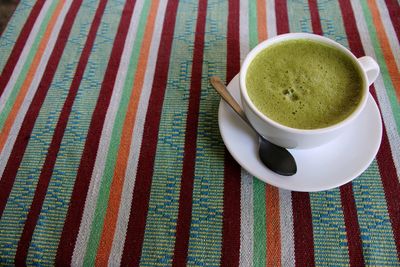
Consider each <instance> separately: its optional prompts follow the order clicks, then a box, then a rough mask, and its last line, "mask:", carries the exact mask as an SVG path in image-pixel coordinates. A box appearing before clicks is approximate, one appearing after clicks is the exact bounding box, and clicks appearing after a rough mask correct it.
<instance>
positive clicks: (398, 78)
mask: <svg viewBox="0 0 400 267" xmlns="http://www.w3.org/2000/svg"><path fill="white" fill-rule="evenodd" d="M367 2H368V6H369V8H370V10H371V14H372V20H373V22H374V24H375V27H376V33H377V34H378V38H379V42H380V45H381V48H382V52H383V56H384V58H385V61H386V66H387V68H388V71H389V75H390V78H391V80H392V83H393V86H394V89H395V91H396V95H397V99H398V100H400V74H399V70H398V69H397V65H396V61H395V59H394V56H393V53H392V49H391V48H390V44H389V40H388V38H387V35H386V31H385V29H384V26H383V24H382V20H381V17H380V14H379V11H378V7H377V6H376V2H375V1H374V0H368V1H367Z"/></svg>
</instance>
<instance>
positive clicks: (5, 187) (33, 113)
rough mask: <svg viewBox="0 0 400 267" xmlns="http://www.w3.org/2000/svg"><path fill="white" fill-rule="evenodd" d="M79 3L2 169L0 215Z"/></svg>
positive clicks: (68, 17)
mask: <svg viewBox="0 0 400 267" xmlns="http://www.w3.org/2000/svg"><path fill="white" fill-rule="evenodd" d="M80 4H81V0H80V1H76V2H74V3H73V4H72V5H71V8H70V10H69V11H68V13H67V15H66V17H65V20H64V23H63V25H62V27H61V29H60V33H59V35H58V38H57V41H56V43H55V45H54V49H53V51H52V53H51V55H50V58H49V61H48V63H47V65H46V69H45V71H44V74H43V77H42V80H41V81H40V84H39V86H38V89H37V91H36V94H35V96H34V98H33V100H32V103H31V105H30V106H29V109H28V111H27V113H26V115H25V119H24V121H23V123H22V126H21V129H20V131H19V133H18V136H17V139H16V141H15V144H14V147H13V150H12V152H11V155H10V157H9V159H8V162H7V165H6V168H5V170H4V173H3V178H2V179H1V180H0V217H1V216H2V214H3V211H4V208H5V206H6V203H7V200H8V197H9V195H10V192H11V189H12V186H13V184H14V180H15V176H16V175H17V171H18V168H19V166H20V164H21V161H22V157H23V155H24V153H25V150H26V147H27V145H28V141H29V137H30V135H31V133H32V129H33V127H34V125H35V122H36V118H37V116H38V114H39V111H40V108H41V107H42V104H43V101H44V99H45V97H46V94H47V91H48V89H49V87H50V84H51V82H52V80H53V77H54V74H55V72H56V70H57V66H58V63H59V62H60V59H61V56H62V53H63V51H64V47H65V45H66V43H67V40H68V37H69V33H70V31H71V28H72V24H73V22H74V20H75V17H76V13H77V12H78V10H79V7H80Z"/></svg>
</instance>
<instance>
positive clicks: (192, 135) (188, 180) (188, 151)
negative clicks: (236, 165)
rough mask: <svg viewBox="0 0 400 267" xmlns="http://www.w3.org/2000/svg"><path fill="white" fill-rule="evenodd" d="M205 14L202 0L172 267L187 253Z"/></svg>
mask: <svg viewBox="0 0 400 267" xmlns="http://www.w3.org/2000/svg"><path fill="white" fill-rule="evenodd" d="M206 15H207V0H202V1H200V2H199V7H198V15H197V24H196V33H195V40H194V51H193V63H192V77H191V85H190V97H189V107H188V113H187V118H186V131H185V132H186V134H185V150H184V151H185V152H184V157H183V167H182V179H181V191H180V196H179V212H178V221H177V226H176V240H175V251H174V258H173V262H172V265H173V266H184V265H186V260H187V254H188V253H187V252H188V245H189V233H190V222H191V219H192V199H193V195H192V194H193V181H194V172H195V164H196V145H197V142H196V141H197V126H198V119H199V109H200V94H201V80H202V79H201V78H202V68H203V50H204V31H205V26H206Z"/></svg>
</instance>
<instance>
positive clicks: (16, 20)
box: [0, 0, 36, 73]
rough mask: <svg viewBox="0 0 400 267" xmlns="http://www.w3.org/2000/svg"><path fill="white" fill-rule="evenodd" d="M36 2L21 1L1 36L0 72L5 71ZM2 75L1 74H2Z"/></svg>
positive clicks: (33, 0) (32, 0) (31, 0)
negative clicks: (5, 66)
mask: <svg viewBox="0 0 400 267" xmlns="http://www.w3.org/2000/svg"><path fill="white" fill-rule="evenodd" d="M35 2H36V1H35V0H24V1H19V3H18V6H17V8H16V9H15V11H14V13H13V15H12V16H11V18H10V20H9V21H8V23H7V26H6V28H5V29H4V31H3V33H2V34H1V35H0V71H2V70H3V68H4V65H5V64H6V62H7V60H8V57H9V56H10V54H11V51H12V49H13V47H14V44H15V42H16V41H17V38H18V36H19V34H20V32H21V29H22V27H23V26H24V23H25V21H26V18H27V17H28V16H29V13H30V12H31V10H32V7H33V5H34V4H35ZM0 73H1V72H0Z"/></svg>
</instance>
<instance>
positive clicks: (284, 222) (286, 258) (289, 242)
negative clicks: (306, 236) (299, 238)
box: [279, 189, 295, 267]
mask: <svg viewBox="0 0 400 267" xmlns="http://www.w3.org/2000/svg"><path fill="white" fill-rule="evenodd" d="M279 211H280V214H279V215H280V226H281V228H280V231H281V252H282V253H281V262H282V266H287V267H290V266H295V257H294V234H293V210H292V193H291V191H288V190H283V189H279Z"/></svg>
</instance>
